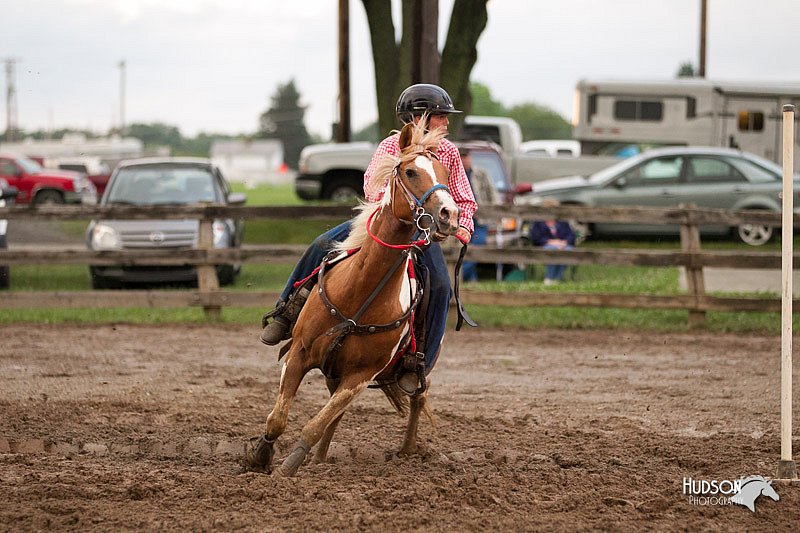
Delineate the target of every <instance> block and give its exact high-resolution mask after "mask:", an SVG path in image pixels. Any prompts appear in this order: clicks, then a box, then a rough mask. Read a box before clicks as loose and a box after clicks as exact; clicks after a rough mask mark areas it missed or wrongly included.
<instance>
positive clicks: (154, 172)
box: [106, 165, 218, 205]
mask: <svg viewBox="0 0 800 533" xmlns="http://www.w3.org/2000/svg"><path fill="white" fill-rule="evenodd" d="M217 200H218V198H217V193H216V192H215V188H214V176H213V175H212V174H211V171H210V169H208V168H205V167H200V166H152V165H148V166H131V167H125V168H122V169H120V171H119V172H118V173H117V175H116V177H115V178H114V183H113V184H112V188H111V191H109V195H108V198H107V200H106V202H107V203H110V204H113V203H121V204H133V205H164V204H193V203H197V202H215V201H217Z"/></svg>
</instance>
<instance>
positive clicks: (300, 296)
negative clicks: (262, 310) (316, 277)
mask: <svg viewBox="0 0 800 533" xmlns="http://www.w3.org/2000/svg"><path fill="white" fill-rule="evenodd" d="M309 294H311V291H309V290H308V289H307V288H306V287H301V288H300V289H299V290H298V291H297V292H295V293H294V294H292V295H291V296H289V300H288V301H287V302H279V303H278V305H277V306H276V307H275V309H274V310H273V311H270V312H269V313H267V314H265V315H264V318H263V319H262V320H261V325H262V326H263V327H264V330H263V331H262V332H261V342H263V343H264V344H267V345H269V346H275V345H276V344H278V343H279V342H281V341H285V340H287V339H289V338H290V337H291V336H292V334H291V331H292V327H293V326H294V323H295V322H296V321H297V317H298V316H300V311H301V310H302V309H303V304H305V303H306V300H308V295H309ZM270 318H272V321H271V322H268V321H269V319H270Z"/></svg>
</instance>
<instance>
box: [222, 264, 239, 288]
mask: <svg viewBox="0 0 800 533" xmlns="http://www.w3.org/2000/svg"><path fill="white" fill-rule="evenodd" d="M236 274H237V272H236V269H235V268H234V266H233V265H223V266H220V267H217V279H218V280H219V285H220V287H224V286H225V285H233V283H234V282H235V281H236Z"/></svg>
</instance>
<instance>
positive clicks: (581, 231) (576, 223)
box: [569, 220, 592, 244]
mask: <svg viewBox="0 0 800 533" xmlns="http://www.w3.org/2000/svg"><path fill="white" fill-rule="evenodd" d="M569 225H570V227H571V228H572V232H573V233H574V234H575V244H580V243H582V242H583V241H585V240H586V239H587V237H589V235H591V234H592V225H591V224H590V223H588V222H582V221H580V220H570V221H569Z"/></svg>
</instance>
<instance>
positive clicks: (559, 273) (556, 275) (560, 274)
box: [542, 244, 574, 281]
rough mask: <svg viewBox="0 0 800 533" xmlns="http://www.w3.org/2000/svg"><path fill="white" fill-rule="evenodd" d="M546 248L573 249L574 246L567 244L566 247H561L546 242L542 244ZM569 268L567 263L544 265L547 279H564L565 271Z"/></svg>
mask: <svg viewBox="0 0 800 533" xmlns="http://www.w3.org/2000/svg"><path fill="white" fill-rule="evenodd" d="M542 249H544V250H573V249H574V248H573V247H572V246H569V245H567V246H565V247H564V248H559V247H558V246H553V245H551V244H545V245H544V246H542ZM566 270H567V265H545V267H544V277H545V278H546V279H555V280H558V281H562V280H563V279H564V272H566Z"/></svg>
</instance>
